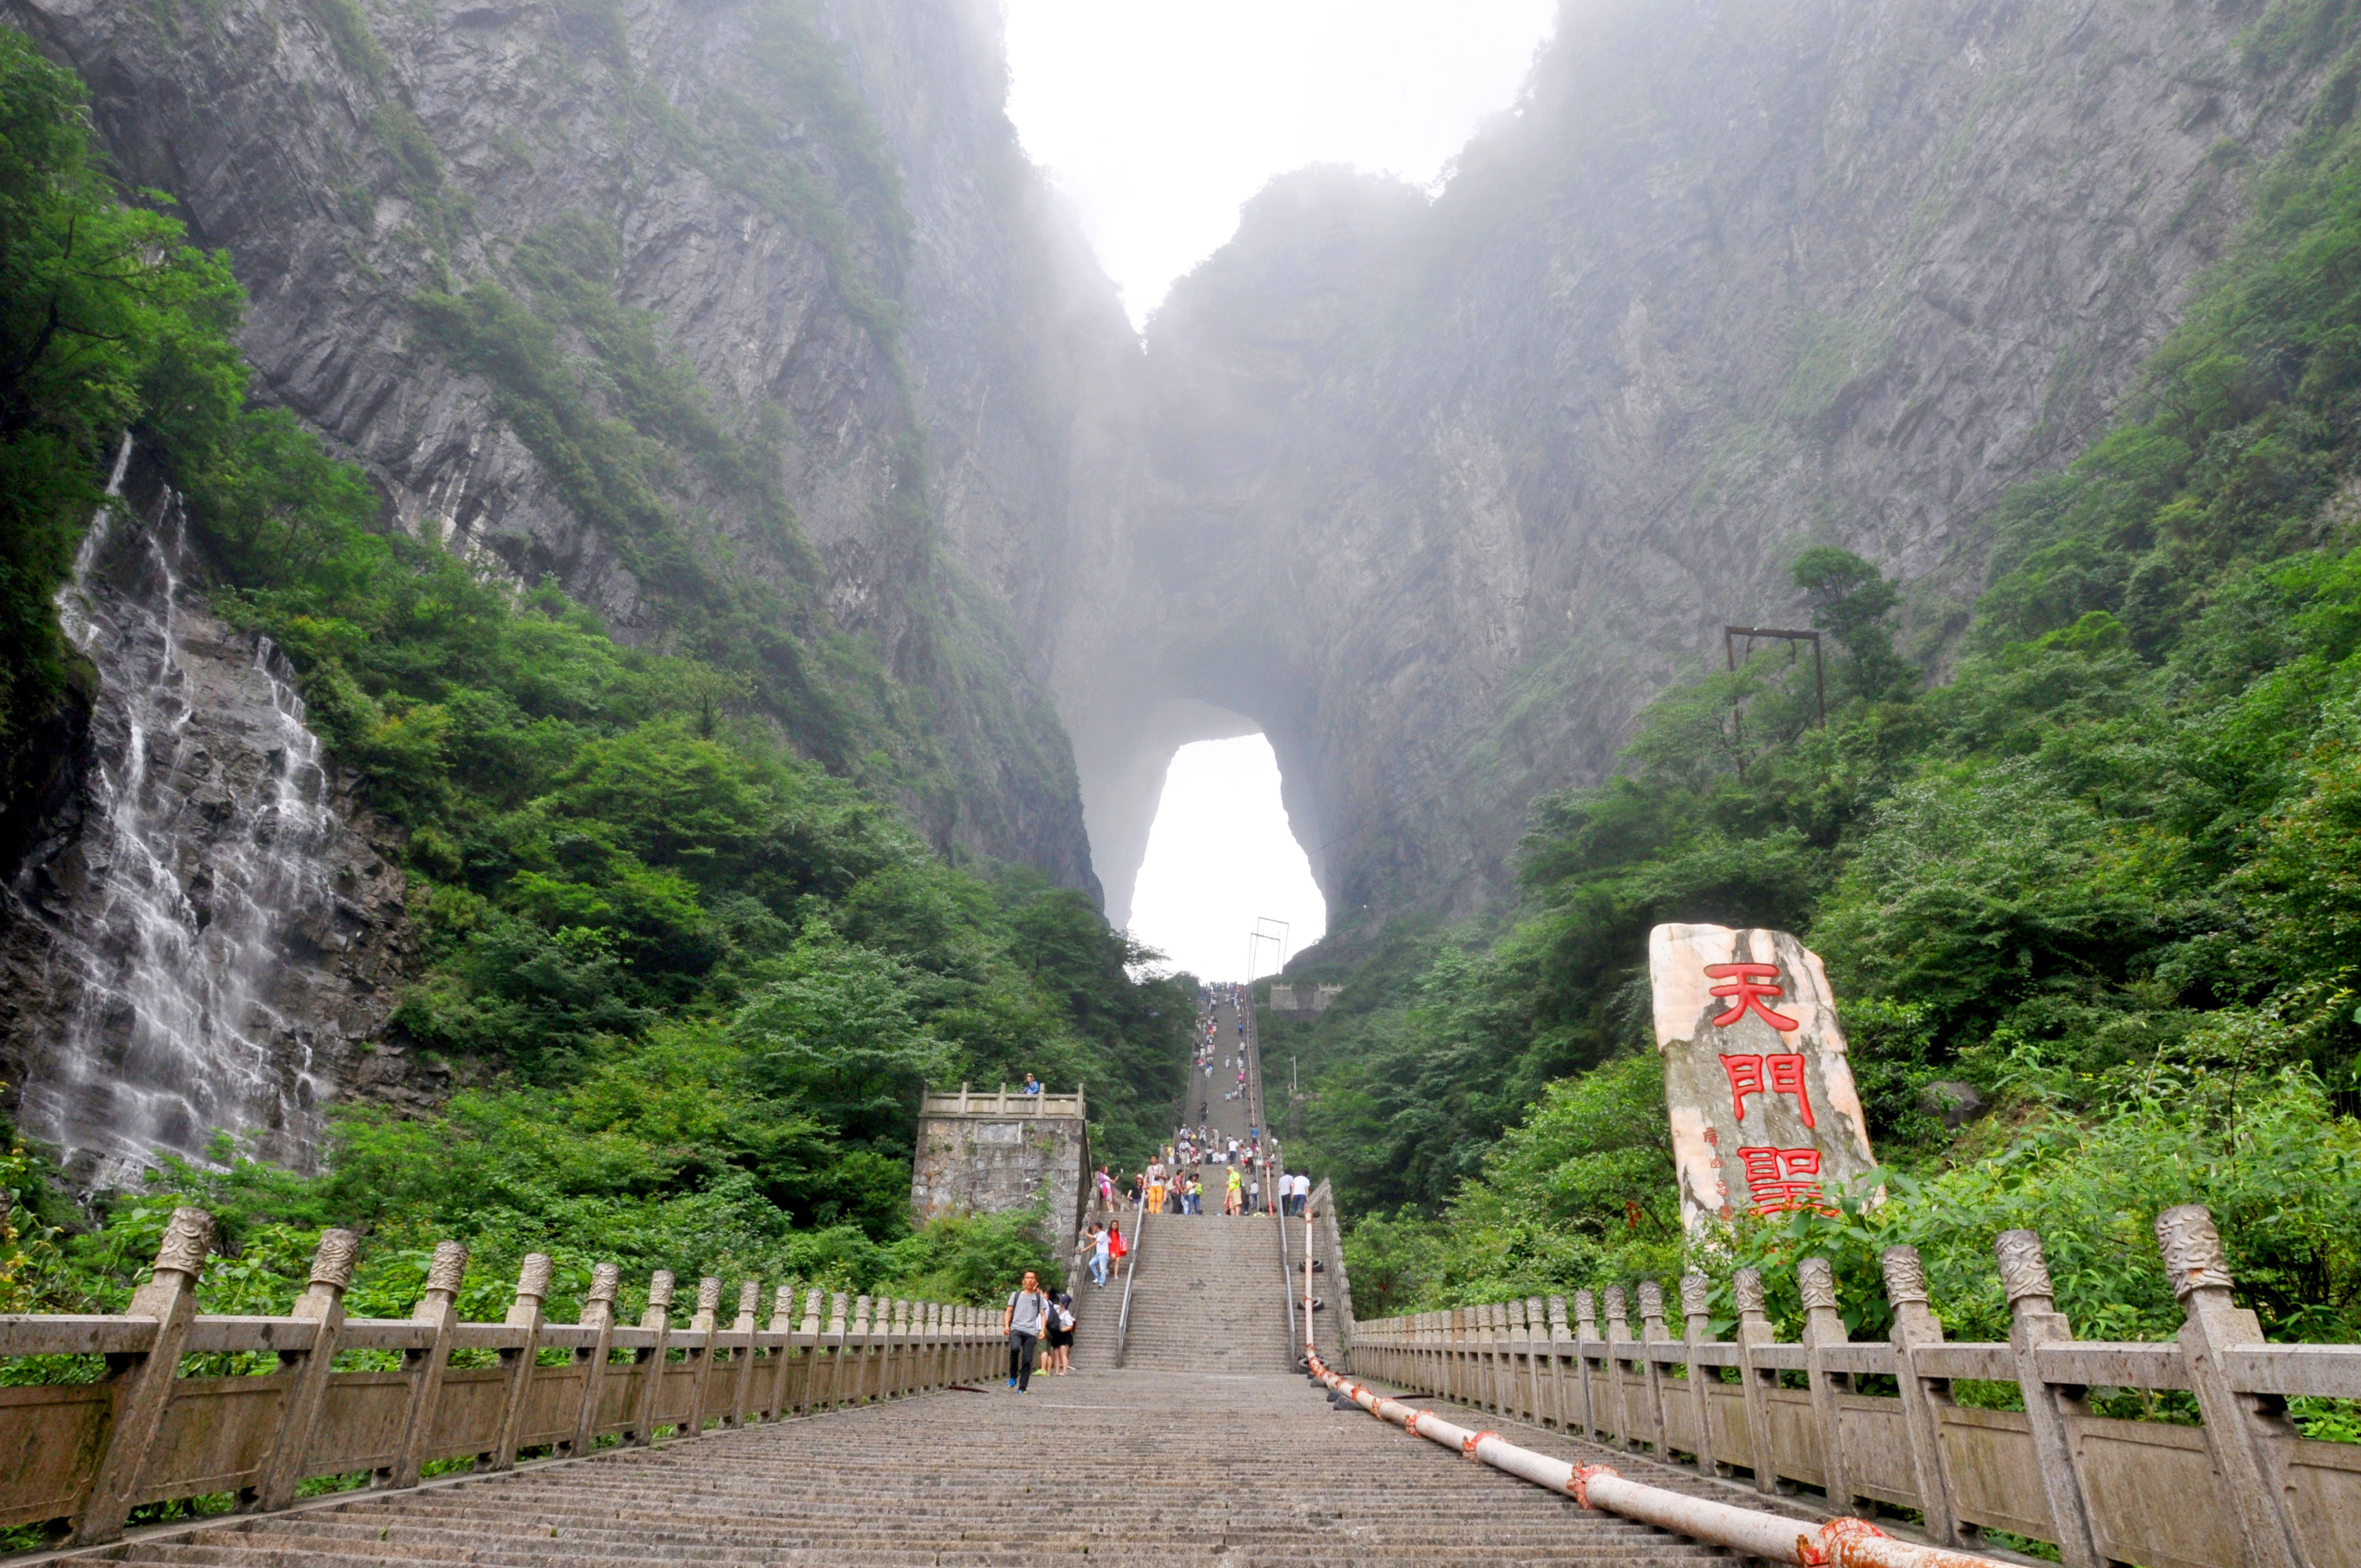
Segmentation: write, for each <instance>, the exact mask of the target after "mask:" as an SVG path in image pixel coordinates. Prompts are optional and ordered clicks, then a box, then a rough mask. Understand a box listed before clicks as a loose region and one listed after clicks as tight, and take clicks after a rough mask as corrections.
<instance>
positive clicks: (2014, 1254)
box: [1993, 1231, 2102, 1568]
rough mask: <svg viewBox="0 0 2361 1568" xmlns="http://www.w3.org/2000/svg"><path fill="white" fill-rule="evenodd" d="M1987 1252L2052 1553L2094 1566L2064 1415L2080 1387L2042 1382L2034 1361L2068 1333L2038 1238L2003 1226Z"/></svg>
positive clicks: (2070, 1565) (2068, 1564)
mask: <svg viewBox="0 0 2361 1568" xmlns="http://www.w3.org/2000/svg"><path fill="white" fill-rule="evenodd" d="M1993 1251H1994V1252H1995V1253H1996V1254H1998V1255H1999V1258H2000V1282H2001V1288H2003V1289H2004V1290H2006V1291H2007V1292H2008V1313H2009V1331H2008V1343H2009V1348H2010V1349H2011V1350H2013V1351H2015V1353H2016V1382H2017V1387H2019V1388H2020V1389H2022V1390H2023V1391H2024V1394H2025V1419H2026V1425H2027V1426H2029V1427H2030V1428H2032V1430H2033V1453H2034V1459H2035V1462H2036V1463H2037V1464H2038V1466H2039V1467H2040V1470H2041V1486H2042V1490H2043V1491H2044V1492H2045V1493H2046V1494H2047V1495H2048V1498H2049V1519H2050V1523H2051V1528H2052V1529H2053V1530H2055V1531H2056V1532H2057V1543H2058V1558H2059V1562H2061V1563H2064V1564H2065V1568H2098V1565H2099V1563H2100V1562H2101V1561H2102V1559H2101V1558H2100V1555H2099V1545H2098V1538H2097V1536H2096V1534H2095V1533H2094V1532H2093V1531H2092V1529H2091V1510H2090V1507H2089V1505H2088V1504H2087V1503H2086V1502H2084V1500H2083V1497H2084V1493H2083V1490H2082V1477H2081V1474H2080V1473H2079V1472H2078V1471H2077V1469H2076V1468H2075V1464H2074V1438H2073V1433H2072V1431H2071V1430H2070V1427H2069V1425H2068V1421H2069V1418H2070V1417H2071V1416H2074V1415H2078V1414H2080V1413H2081V1404H2082V1390H2081V1389H2080V1388H2074V1387H2061V1386H2059V1385H2056V1384H2051V1383H2047V1382H2044V1381H2043V1380H2042V1376H2041V1372H2040V1369H2039V1368H2038V1367H2037V1366H2036V1365H2035V1364H2034V1353H2035V1351H2037V1349H2038V1348H2039V1347H2041V1346H2042V1345H2045V1344H2059V1343H2066V1342H2068V1341H2070V1340H2072V1339H2073V1337H2074V1331H2073V1329H2072V1328H2071V1327H2070V1326H2069V1325H2068V1323H2067V1321H2066V1314H2064V1313H2063V1312H2060V1311H2059V1310H2058V1309H2057V1304H2056V1292H2055V1291H2054V1290H2053V1289H2052V1288H2050V1284H2049V1264H2048V1259H2046V1258H2044V1257H2043V1256H2042V1255H2041V1238H2040V1237H2039V1236H2037V1235H2036V1234H2034V1233H2033V1232H2031V1231H2003V1232H2002V1233H2001V1234H2000V1236H1999V1238H1998V1239H1997V1240H1996V1241H1995V1242H1994V1243H1993Z"/></svg>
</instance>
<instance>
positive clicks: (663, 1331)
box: [623, 1268, 673, 1448]
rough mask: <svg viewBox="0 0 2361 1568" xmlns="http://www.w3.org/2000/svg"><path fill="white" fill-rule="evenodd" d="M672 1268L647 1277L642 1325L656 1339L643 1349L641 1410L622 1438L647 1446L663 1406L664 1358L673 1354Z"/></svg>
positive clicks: (659, 1270) (661, 1269)
mask: <svg viewBox="0 0 2361 1568" xmlns="http://www.w3.org/2000/svg"><path fill="white" fill-rule="evenodd" d="M672 1288H673V1277H672V1270H671V1269H669V1268H659V1269H657V1270H656V1271H655V1273H654V1274H653V1276H652V1277H650V1278H649V1280H648V1310H646V1311H644V1312H642V1313H641V1314H640V1327H642V1328H643V1329H653V1330H654V1331H655V1336H656V1342H655V1343H653V1344H652V1345H650V1346H649V1347H648V1348H647V1349H645V1350H643V1351H642V1352H640V1364H639V1365H640V1398H639V1411H638V1414H637V1415H636V1416H635V1417H634V1418H633V1420H632V1421H631V1433H630V1435H629V1436H627V1437H626V1438H625V1439H624V1440H623V1441H624V1442H626V1443H628V1444H630V1445H631V1447H633V1448H646V1447H648V1446H650V1445H651V1444H653V1442H655V1440H656V1421H657V1418H658V1415H659V1413H660V1412H661V1411H662V1410H663V1409H664V1358H665V1357H666V1356H668V1355H670V1354H672Z"/></svg>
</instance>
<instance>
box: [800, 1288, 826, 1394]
mask: <svg viewBox="0 0 2361 1568" xmlns="http://www.w3.org/2000/svg"><path fill="white" fill-rule="evenodd" d="M827 1299H828V1298H827V1295H826V1293H825V1292H823V1291H819V1290H811V1291H807V1292H806V1293H805V1295H804V1319H803V1323H802V1325H801V1326H800V1327H798V1328H797V1329H796V1361H797V1362H799V1363H800V1364H801V1365H802V1367H803V1370H802V1371H801V1372H800V1373H799V1374H798V1375H797V1376H796V1414H797V1415H802V1414H803V1413H804V1412H805V1411H806V1410H809V1409H816V1408H817V1407H816V1406H815V1405H814V1403H813V1401H814V1400H815V1399H817V1398H818V1396H819V1363H820V1355H821V1350H820V1343H821V1340H822V1338H823V1336H824V1335H825V1334H826V1333H827V1319H826V1317H825V1315H824V1314H825V1313H826V1311H827V1305H826V1302H827Z"/></svg>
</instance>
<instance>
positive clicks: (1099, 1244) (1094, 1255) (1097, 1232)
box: [1091, 1225, 1114, 1290]
mask: <svg viewBox="0 0 2361 1568" xmlns="http://www.w3.org/2000/svg"><path fill="white" fill-rule="evenodd" d="M1113 1245H1114V1243H1113V1242H1112V1241H1111V1240H1110V1239H1109V1238H1108V1235H1107V1232H1106V1227H1105V1226H1104V1225H1093V1226H1092V1227H1091V1277H1092V1279H1093V1280H1095V1281H1096V1282H1097V1284H1098V1287H1099V1288H1100V1289H1102V1290H1104V1289H1105V1288H1106V1282H1107V1263H1108V1261H1109V1258H1108V1249H1109V1248H1110V1247H1112V1246H1113Z"/></svg>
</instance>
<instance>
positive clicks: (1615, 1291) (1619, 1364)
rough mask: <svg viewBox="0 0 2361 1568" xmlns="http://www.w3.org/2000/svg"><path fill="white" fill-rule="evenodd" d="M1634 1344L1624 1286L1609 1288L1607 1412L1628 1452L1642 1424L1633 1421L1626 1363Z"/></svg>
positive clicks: (1638, 1434)
mask: <svg viewBox="0 0 2361 1568" xmlns="http://www.w3.org/2000/svg"><path fill="white" fill-rule="evenodd" d="M1637 1348H1638V1347H1637V1346H1635V1345H1634V1344H1633V1343H1631V1319H1630V1318H1629V1317H1628V1316H1627V1315H1626V1313H1625V1307H1624V1297H1623V1287H1621V1286H1620V1285H1609V1287H1608V1288H1607V1384H1608V1387H1609V1391H1610V1393H1611V1394H1612V1395H1613V1401H1612V1403H1610V1404H1609V1406H1608V1409H1609V1412H1610V1414H1611V1415H1612V1417H1613V1420H1614V1422H1615V1441H1616V1442H1617V1443H1618V1444H1620V1446H1622V1447H1624V1448H1626V1449H1634V1450H1636V1449H1637V1448H1638V1447H1639V1446H1640V1431H1639V1423H1638V1422H1637V1421H1636V1420H1633V1419H1632V1418H1633V1416H1634V1415H1635V1414H1636V1412H1635V1411H1633V1409H1631V1403H1632V1401H1631V1377H1630V1376H1629V1375H1628V1373H1627V1371H1626V1369H1625V1367H1624V1365H1623V1364H1624V1363H1625V1362H1626V1361H1628V1360H1630V1359H1631V1356H1632V1354H1633V1353H1634V1352H1635V1351H1636V1350H1637Z"/></svg>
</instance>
